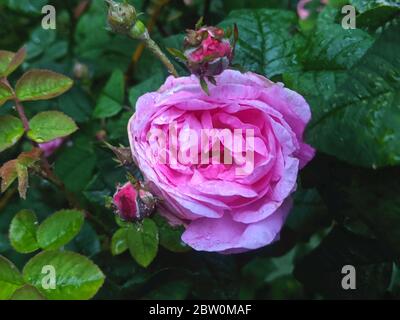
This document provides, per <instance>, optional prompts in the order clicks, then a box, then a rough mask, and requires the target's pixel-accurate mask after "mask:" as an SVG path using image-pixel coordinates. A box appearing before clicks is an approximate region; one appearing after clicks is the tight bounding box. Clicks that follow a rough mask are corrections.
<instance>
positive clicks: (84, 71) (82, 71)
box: [73, 62, 89, 79]
mask: <svg viewBox="0 0 400 320" xmlns="http://www.w3.org/2000/svg"><path fill="white" fill-rule="evenodd" d="M73 73H74V77H75V78H76V79H85V78H88V77H89V68H88V66H87V65H85V64H83V63H80V62H76V63H75V64H74V69H73Z"/></svg>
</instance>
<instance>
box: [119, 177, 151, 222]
mask: <svg viewBox="0 0 400 320" xmlns="http://www.w3.org/2000/svg"><path fill="white" fill-rule="evenodd" d="M113 204H114V206H115V209H116V213H117V214H118V216H119V217H120V218H121V219H122V220H124V221H137V220H142V219H144V218H145V217H148V216H150V215H151V214H152V213H153V211H154V210H155V207H156V199H155V198H154V197H153V195H152V194H151V193H150V192H148V191H146V190H144V189H143V188H142V186H141V185H140V184H139V183H138V184H137V185H135V186H134V185H133V184H132V183H130V182H127V183H126V184H124V185H123V186H122V187H119V188H118V190H117V192H116V193H115V195H114V197H113Z"/></svg>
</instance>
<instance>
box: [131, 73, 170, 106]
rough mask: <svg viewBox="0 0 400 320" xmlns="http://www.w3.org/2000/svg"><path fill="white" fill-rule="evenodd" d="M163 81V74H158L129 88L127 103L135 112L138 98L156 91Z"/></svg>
mask: <svg viewBox="0 0 400 320" xmlns="http://www.w3.org/2000/svg"><path fill="white" fill-rule="evenodd" d="M164 80H165V77H164V74H163V73H161V72H159V73H156V74H154V75H153V76H151V77H149V78H148V79H147V80H144V81H142V82H140V83H138V84H136V85H134V86H133V87H132V88H130V90H129V102H130V103H131V106H132V107H133V110H135V106H136V102H137V100H138V99H139V97H140V96H142V95H144V94H145V93H147V92H152V91H156V90H158V89H159V88H160V86H161V85H162V83H163V82H164Z"/></svg>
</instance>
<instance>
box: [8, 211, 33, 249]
mask: <svg viewBox="0 0 400 320" xmlns="http://www.w3.org/2000/svg"><path fill="white" fill-rule="evenodd" d="M37 228H38V221H37V218H36V215H35V213H34V212H32V211H29V210H21V211H20V212H18V213H17V214H16V215H15V217H14V218H13V219H12V221H11V224H10V231H9V237H10V242H11V245H12V246H13V248H14V249H15V250H16V251H17V252H20V253H30V252H34V251H36V250H37V249H39V245H38V243H37V240H36V231H37Z"/></svg>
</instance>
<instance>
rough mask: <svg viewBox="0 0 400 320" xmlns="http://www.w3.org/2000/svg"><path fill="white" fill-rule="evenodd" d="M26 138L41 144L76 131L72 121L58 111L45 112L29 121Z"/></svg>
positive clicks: (76, 128)
mask: <svg viewBox="0 0 400 320" xmlns="http://www.w3.org/2000/svg"><path fill="white" fill-rule="evenodd" d="M29 126H30V130H29V131H28V137H29V138H30V139H32V140H33V141H35V142H38V143H43V142H48V141H51V140H54V139H57V138H62V137H66V136H68V135H70V134H72V133H74V132H75V131H76V130H78V127H77V126H76V124H75V122H74V120H72V119H71V118H70V117H68V116H67V115H65V114H64V113H62V112H59V111H45V112H41V113H39V114H37V115H36V116H34V117H33V118H32V119H31V121H29Z"/></svg>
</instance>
